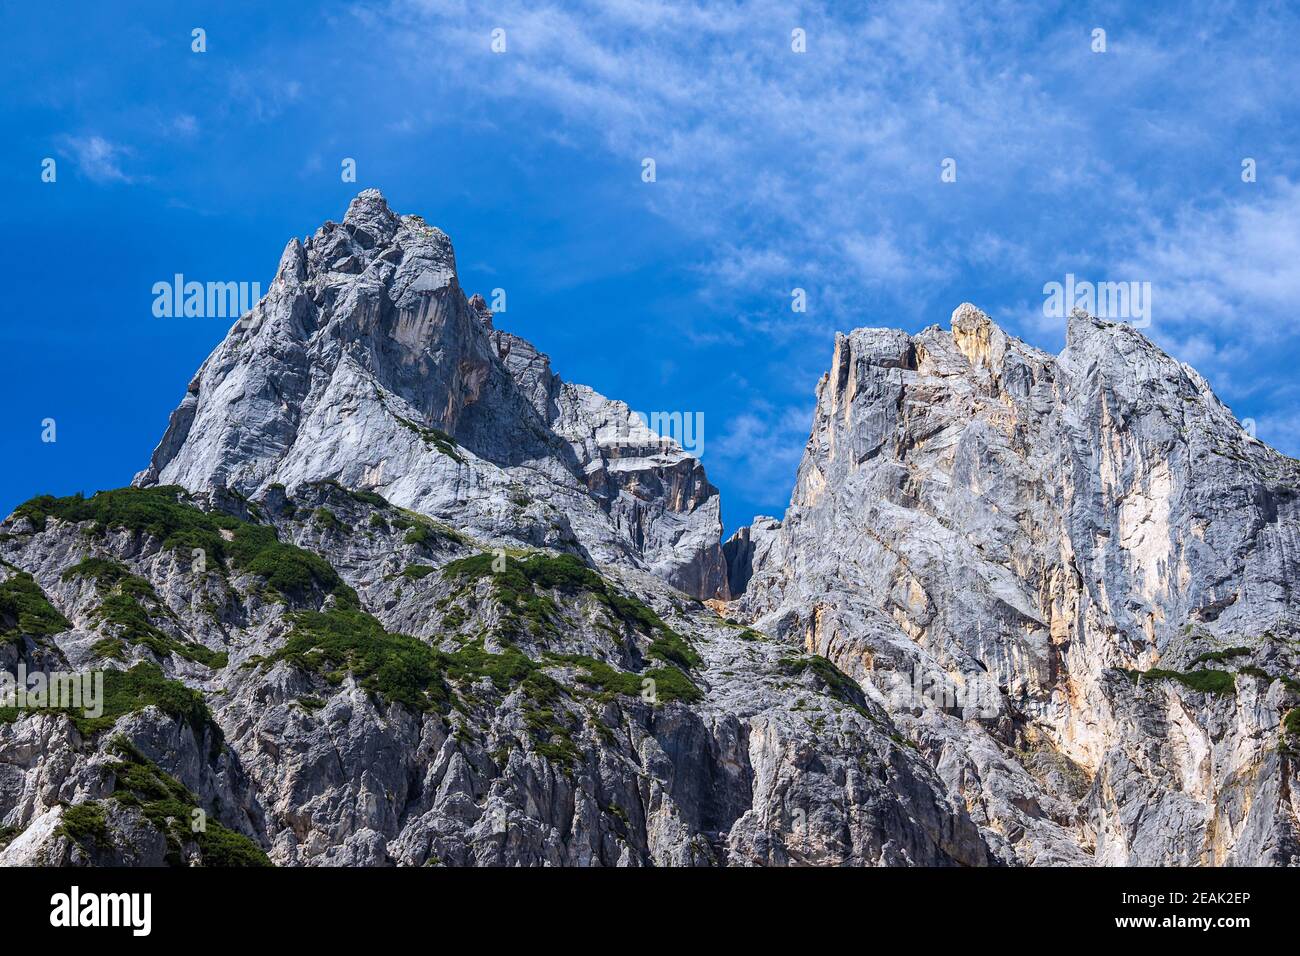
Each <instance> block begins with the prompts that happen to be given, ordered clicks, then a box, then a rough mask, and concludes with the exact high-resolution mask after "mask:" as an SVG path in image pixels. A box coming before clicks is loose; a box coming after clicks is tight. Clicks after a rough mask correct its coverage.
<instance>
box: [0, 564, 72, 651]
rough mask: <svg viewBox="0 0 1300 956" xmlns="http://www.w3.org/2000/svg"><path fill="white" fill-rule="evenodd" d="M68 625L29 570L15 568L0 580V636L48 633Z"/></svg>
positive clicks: (43, 635)
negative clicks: (9, 575) (7, 576)
mask: <svg viewBox="0 0 1300 956" xmlns="http://www.w3.org/2000/svg"><path fill="white" fill-rule="evenodd" d="M70 627H72V625H71V624H70V623H68V619H67V618H65V617H64V616H63V615H62V614H60V613H59V612H58V610H56V609H55V607H54V605H52V604H51V603H50V602H49V599H48V598H46V597H45V592H44V591H42V590H41V586H40V585H39V584H37V583H36V579H35V578H33V577H32V576H31V575H30V574H28V573H26V572H25V571H24V572H19V573H18V574H15V575H13V576H12V577H10V578H9V579H8V580H7V581H5V582H4V583H2V584H0V638H17V637H20V636H22V635H28V636H31V637H49V636H50V635H53V634H58V633H60V632H62V631H66V630H67V629H68V628H70Z"/></svg>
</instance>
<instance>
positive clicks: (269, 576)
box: [17, 485, 356, 600]
mask: <svg viewBox="0 0 1300 956" xmlns="http://www.w3.org/2000/svg"><path fill="white" fill-rule="evenodd" d="M191 500H192V499H191V498H190V496H189V495H188V494H187V493H186V492H185V490H184V489H182V488H179V487H177V486H174V485H165V486H162V487H158V488H119V489H117V490H116V491H101V492H99V493H98V494H96V495H94V496H93V497H91V498H84V497H83V496H81V495H79V494H78V495H72V496H71V497H66V498H55V497H53V496H51V495H41V496H39V497H37V498H32V499H31V500H30V501H27V502H25V503H24V504H22V505H19V507H18V510H17V513H18V514H22V515H24V516H26V517H27V518H29V519H30V520H31V521H32V523H33V524H34V525H35V526H36V527H37V528H38V529H42V530H43V529H44V528H45V526H46V522H47V521H48V520H49V519H50V518H56V519H58V520H61V521H70V522H77V523H81V522H90V523H91V529H90V530H91V533H92V534H101V533H103V532H104V531H106V530H108V529H110V528H115V529H122V530H127V531H133V532H136V533H138V534H147V535H150V536H152V537H155V538H159V539H161V540H162V546H163V548H164V549H168V550H179V551H193V550H195V549H198V550H202V551H203V552H204V553H205V554H206V555H207V558H208V560H209V561H212V562H214V563H215V564H216V565H217V566H218V567H219V568H222V569H223V570H224V565H225V562H227V561H229V562H230V564H231V565H232V566H233V567H234V568H236V569H237V570H240V571H246V572H248V573H250V574H255V575H258V576H259V577H262V578H264V579H265V580H266V583H267V585H268V586H269V587H270V588H272V589H273V590H274V591H276V592H278V593H279V594H280V595H281V596H283V597H285V598H287V599H301V598H304V597H306V596H307V595H308V594H309V593H310V592H311V591H312V590H313V589H319V590H321V591H324V592H327V593H334V594H338V595H340V596H341V597H349V596H350V597H351V599H353V600H355V597H356V595H355V593H354V592H352V589H351V588H349V587H348V586H347V585H346V584H344V583H343V580H342V578H340V577H339V575H338V572H337V571H335V570H334V568H333V567H332V566H331V565H330V563H329V562H328V561H326V560H325V559H324V558H321V557H320V556H319V555H316V554H313V553H312V552H310V551H305V550H303V549H302V548H299V547H295V546H294V545H291V544H285V543H284V542H282V541H280V540H279V536H278V535H277V534H276V531H275V529H274V528H273V527H271V526H269V525H260V524H252V523H250V522H247V521H243V520H241V519H239V518H235V517H232V516H230V515H226V514H221V513H217V512H207V511H203V510H201V509H200V508H197V507H195V506H194V505H193V504H190V503H189V502H190V501H191Z"/></svg>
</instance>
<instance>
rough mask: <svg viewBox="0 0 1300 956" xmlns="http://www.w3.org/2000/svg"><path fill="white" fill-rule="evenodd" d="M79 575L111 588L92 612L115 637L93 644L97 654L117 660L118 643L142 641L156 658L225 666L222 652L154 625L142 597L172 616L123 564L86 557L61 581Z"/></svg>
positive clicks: (158, 609) (119, 645)
mask: <svg viewBox="0 0 1300 956" xmlns="http://www.w3.org/2000/svg"><path fill="white" fill-rule="evenodd" d="M82 577H86V578H90V579H92V580H93V581H94V582H95V585H96V587H98V588H100V589H101V590H109V591H111V593H110V594H108V596H106V597H105V598H104V601H103V603H102V604H100V606H99V607H98V608H97V609H96V610H95V612H94V613H95V616H96V617H97V618H98V619H99V620H100V621H102V622H104V623H106V624H110V625H112V626H114V627H115V628H117V636H116V638H106V639H105V640H102V641H99V642H97V643H96V644H95V648H94V649H95V651H96V653H99V654H100V656H103V657H111V658H116V659H118V660H121V659H122V658H123V656H124V655H123V653H122V642H123V641H125V642H127V643H129V644H143V645H144V646H145V647H147V648H149V650H150V651H152V652H153V653H154V654H155V655H157V656H158V657H166V656H167V655H169V654H176V655H177V656H179V657H183V658H185V659H186V660H189V661H194V662H195V663H197V664H203V665H204V666H205V667H214V668H220V667H225V666H226V662H227V660H228V657H227V655H226V654H225V653H223V652H219V651H213V650H210V649H209V648H207V647H205V646H203V645H202V644H199V643H197V642H195V641H182V640H180V639H178V638H175V637H172V636H171V635H170V634H167V633H166V632H164V631H162V630H160V629H159V628H158V627H157V626H155V625H154V623H153V619H152V617H151V616H150V613H149V611H147V610H146V609H145V608H144V606H143V605H142V604H141V601H142V600H143V601H148V602H150V603H152V604H153V605H154V610H155V611H161V612H164V613H166V614H167V615H168V616H174V615H172V612H171V611H170V610H169V609H168V608H167V606H166V605H165V604H163V602H162V599H161V598H159V597H158V594H157V592H156V591H154V589H153V585H151V584H150V583H149V582H148V581H146V580H145V579H144V578H142V577H139V576H137V575H134V574H132V573H131V572H130V571H129V570H128V569H127V568H126V567H125V566H124V565H122V564H119V563H118V562H117V561H113V560H111V559H108V558H86V559H85V560H84V561H82V562H81V563H79V564H77V565H74V566H73V567H71V568H68V570H66V571H64V572H63V580H65V581H71V580H75V579H76V578H82Z"/></svg>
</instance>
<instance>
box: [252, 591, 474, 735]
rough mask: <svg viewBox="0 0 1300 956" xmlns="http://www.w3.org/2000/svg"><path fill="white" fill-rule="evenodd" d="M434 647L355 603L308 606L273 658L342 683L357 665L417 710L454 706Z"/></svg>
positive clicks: (363, 676) (370, 685)
mask: <svg viewBox="0 0 1300 956" xmlns="http://www.w3.org/2000/svg"><path fill="white" fill-rule="evenodd" d="M439 656H440V655H439V654H438V652H437V651H435V650H434V649H433V648H432V647H430V646H429V645H427V644H425V643H424V642H423V641H419V640H417V639H416V638H414V637H408V636H407V635H405V634H393V633H390V632H389V631H386V630H385V629H384V626H383V625H382V624H380V623H379V621H377V620H375V618H373V617H371V616H370V615H369V614H367V613H365V612H364V611H361V610H359V609H357V608H355V607H333V608H330V609H329V610H326V611H302V612H299V613H297V614H295V615H293V630H292V631H291V632H290V634H289V638H288V640H286V641H285V643H284V646H283V647H282V648H281V649H280V650H279V651H277V652H276V653H275V654H274V655H273V656H272V657H271V658H269V659H270V660H272V661H277V660H284V661H288V662H289V663H291V664H293V665H294V666H295V667H298V668H300V669H301V670H304V671H306V672H308V673H317V674H321V675H323V676H325V677H326V678H327V679H332V680H333V681H334V682H336V683H337V681H338V680H339V679H341V677H342V672H343V671H344V670H347V671H351V672H352V673H353V675H355V676H356V678H357V680H358V682H359V683H360V684H361V686H362V687H364V688H365V689H366V690H368V691H370V692H371V693H374V694H378V695H380V696H382V697H384V698H386V699H387V700H390V701H394V702H396V703H400V704H404V705H406V706H407V707H408V708H410V709H411V710H414V711H415V712H416V713H419V712H421V711H427V710H432V711H437V712H438V713H444V714H445V713H446V712H447V711H448V710H449V709H450V703H451V697H450V692H449V691H448V689H447V685H446V682H445V681H444V680H443V676H442V669H441V667H440V666H439V664H440V661H439Z"/></svg>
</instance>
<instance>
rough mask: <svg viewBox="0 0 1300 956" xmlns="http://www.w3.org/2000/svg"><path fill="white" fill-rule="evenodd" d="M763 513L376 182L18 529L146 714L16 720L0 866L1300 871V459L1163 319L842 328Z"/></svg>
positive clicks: (93, 660)
mask: <svg viewBox="0 0 1300 956" xmlns="http://www.w3.org/2000/svg"><path fill="white" fill-rule="evenodd" d="M718 502H719V494H718V491H717V489H716V488H714V487H713V486H712V485H711V484H710V483H709V482H708V479H707V477H706V476H705V474H704V470H703V466H702V465H701V464H700V462H699V461H698V460H697V459H695V458H694V457H693V456H691V455H689V454H686V453H685V452H684V451H683V450H682V449H681V448H680V447H678V446H676V445H675V444H674V443H672V442H663V441H661V440H660V439H659V437H658V436H656V435H654V434H653V433H650V432H649V431H648V430H646V429H645V428H644V427H643V426H642V425H641V423H640V421H639V420H638V419H637V418H636V416H634V415H633V414H632V412H631V411H630V409H628V407H627V406H626V405H624V404H623V403H621V402H617V401H614V400H611V399H607V398H605V397H604V396H601V395H599V394H598V393H595V392H594V391H592V390H591V389H588V388H586V387H584V386H579V385H573V384H570V383H567V382H564V381H563V380H562V379H561V378H559V377H558V376H557V375H555V374H554V373H553V372H552V371H551V368H550V361H549V359H548V358H547V356H545V355H544V354H542V353H541V352H539V351H538V350H537V349H536V348H534V347H533V346H532V345H531V344H530V343H528V342H527V341H526V340H524V339H522V338H520V337H518V336H515V335H512V334H510V333H508V332H504V331H502V330H499V329H497V328H495V326H494V322H493V316H492V314H491V312H490V310H489V309H488V308H487V305H486V303H485V302H484V300H483V299H482V298H481V297H479V296H474V297H468V298H467V297H466V295H465V294H464V292H463V291H462V290H461V289H460V286H459V281H458V279H457V276H456V267H455V254H454V251H453V249H452V245H451V242H450V239H448V238H447V237H446V236H445V234H443V233H441V232H440V231H438V230H436V229H432V228H431V227H429V226H427V225H426V224H425V223H424V221H423V220H422V219H420V218H419V217H414V216H399V215H397V214H395V213H393V212H392V211H391V210H390V209H389V208H388V206H387V204H386V202H385V201H384V200H383V197H382V195H380V194H379V193H378V192H377V191H374V190H367V191H364V192H362V193H361V194H360V195H359V196H358V197H357V198H356V199H355V200H353V202H352V204H351V205H350V206H349V209H348V212H347V214H346V215H345V216H344V219H343V222H341V223H332V222H327V223H326V224H325V225H323V226H322V227H321V228H320V229H318V230H317V231H316V233H314V234H313V235H312V236H310V237H308V238H307V239H306V240H305V241H301V242H300V241H299V240H297V239H294V240H291V241H290V242H289V243H288V244H287V245H286V247H285V250H284V253H283V254H282V256H281V259H280V264H279V268H278V269H277V274H276V277H275V279H274V281H273V282H272V283H271V287H270V289H269V290H268V292H267V294H266V296H264V298H263V299H262V301H261V302H259V303H258V304H257V306H256V307H255V308H254V309H253V311H252V312H251V313H249V315H247V316H244V317H242V318H241V319H240V321H239V322H238V323H236V325H235V326H234V327H233V328H232V329H231V331H230V333H229V335H228V336H227V338H226V339H225V340H224V341H223V342H222V343H221V344H220V345H218V347H217V348H216V349H215V350H214V351H213V353H212V354H211V355H210V356H209V357H208V359H207V360H206V361H205V362H204V363H203V365H202V367H201V368H200V370H199V372H198V373H197V374H196V375H195V376H194V378H193V379H192V380H191V382H190V385H189V387H188V388H187V389H186V393H185V396H184V398H183V399H182V401H181V403H180V405H179V406H178V407H177V409H176V410H175V411H174V412H173V414H172V416H171V419H170V421H169V423H168V427H167V430H166V432H165V433H164V436H163V438H162V439H161V441H160V442H159V444H158V446H157V449H156V450H155V452H154V455H153V456H152V459H151V461H150V464H149V466H148V467H147V468H146V469H144V470H143V471H142V472H141V473H140V474H139V475H137V476H136V479H135V482H134V483H133V486H132V487H131V488H127V489H120V490H118V491H113V492H103V493H100V494H98V495H96V496H94V497H93V498H90V499H86V498H83V497H81V496H73V497H70V498H54V497H51V496H40V497H38V498H34V499H32V500H31V501H29V502H26V503H24V504H23V505H21V506H19V508H18V509H16V510H15V512H14V513H13V514H12V515H10V516H9V518H7V519H6V520H5V521H4V522H3V523H0V638H3V640H2V641H0V666H2V667H3V669H4V670H5V671H12V672H15V673H16V672H18V671H19V670H20V669H23V670H25V672H26V673H28V674H31V673H40V674H43V675H50V674H78V675H80V674H86V675H93V674H95V673H102V674H103V675H104V677H105V680H106V685H107V686H108V693H107V697H106V701H105V704H106V707H105V711H104V713H103V714H101V715H98V716H96V717H94V718H93V719H92V718H90V717H87V716H84V715H82V714H80V713H78V712H77V711H76V710H75V709H72V708H70V707H66V706H65V707H26V708H23V707H16V708H3V707H0V768H3V771H4V772H3V773H0V826H2V827H3V835H2V836H0V863H22V864H37V865H135V864H150V865H158V864H162V863H170V864H174V865H177V864H185V863H188V864H202V865H225V864H231V863H234V864H255V863H265V862H270V863H275V864H278V865H394V864H396V865H628V866H641V865H934V866H939V865H965V866H982V865H1012V866H1018V865H1094V864H1102V865H1134V864H1141V865H1225V864H1237V865H1240V864H1249V865H1281V864H1290V865H1295V864H1300V837H1298V836H1297V834H1298V833H1300V823H1298V822H1297V821H1298V820H1300V805H1298V803H1297V797H1296V796H1295V794H1297V793H1300V789H1297V787H1296V784H1297V783H1300V781H1298V780H1297V763H1296V756H1295V755H1296V752H1297V750H1296V748H1300V640H1298V639H1297V635H1300V608H1298V607H1297V605H1296V602H1295V598H1294V597H1293V596H1292V595H1293V592H1294V590H1295V589H1294V587H1293V585H1294V583H1295V582H1296V581H1297V580H1298V579H1300V564H1298V563H1297V562H1300V463H1298V462H1295V461H1294V460H1291V459H1287V458H1285V456H1282V455H1280V454H1279V453H1277V452H1275V451H1273V450H1272V449H1269V448H1267V446H1265V445H1263V443H1261V442H1258V441H1256V440H1255V439H1253V437H1251V436H1249V435H1247V434H1246V433H1245V432H1244V431H1243V430H1242V429H1241V427H1240V424H1239V423H1238V422H1237V421H1236V419H1235V418H1233V416H1232V414H1231V412H1230V411H1229V410H1228V409H1227V407H1226V406H1224V405H1223V404H1222V403H1221V402H1220V401H1219V400H1218V399H1217V397H1215V396H1214V395H1213V392H1212V391H1211V390H1210V388H1209V386H1208V384H1207V383H1206V382H1205V380H1204V379H1203V378H1202V377H1201V376H1200V375H1199V374H1198V373H1196V372H1195V370H1193V369H1191V368H1190V367H1189V366H1186V365H1184V364H1183V363H1179V362H1177V361H1176V360H1174V359H1172V358H1170V357H1169V356H1167V355H1165V354H1164V353H1163V352H1162V351H1160V350H1159V348H1158V347H1157V346H1155V345H1154V344H1153V343H1151V342H1150V341H1149V340H1148V339H1146V338H1145V336H1143V335H1141V333H1140V332H1138V331H1137V330H1134V329H1131V328H1129V327H1125V326H1121V325H1116V324H1114V323H1105V322H1102V321H1100V320H1097V319H1094V318H1092V317H1089V316H1086V315H1083V314H1081V313H1080V314H1075V315H1072V316H1071V317H1070V322H1069V328H1068V335H1067V342H1066V346H1065V348H1064V349H1063V350H1062V351H1061V353H1060V354H1058V355H1055V356H1054V355H1051V354H1049V353H1046V352H1043V351H1041V350H1038V349H1035V348H1033V347H1032V346H1029V345H1027V344H1026V343H1024V342H1021V341H1020V340H1018V339H1015V338H1013V337H1011V336H1008V335H1007V334H1006V333H1005V332H1004V331H1003V330H1001V329H1000V328H998V327H997V325H996V324H995V323H993V322H992V321H991V320H990V319H989V318H988V316H987V315H985V314H984V313H982V312H980V311H979V310H978V309H977V308H975V307H974V306H973V305H971V304H969V303H964V304H962V305H961V306H959V307H958V309H957V310H955V311H954V313H953V316H952V319H951V322H950V328H949V330H944V329H942V328H940V327H938V326H931V327H929V328H927V329H924V330H922V331H921V332H918V333H917V334H916V335H908V334H907V333H905V332H902V331H899V330H893V329H871V328H861V329H855V330H853V331H851V332H848V333H841V334H838V335H837V336H836V344H835V350H834V355H833V356H832V361H831V365H830V369H829V370H828V371H827V372H826V373H825V374H824V375H823V376H822V378H821V380H820V382H819V383H818V385H817V405H816V410H815V413H814V416H813V421H812V424H811V429H810V436H809V440H808V442H807V444H806V446H805V451H804V455H803V458H802V460H801V462H800V465H799V469H798V474H797V480H796V483H795V487H794V490H793V492H792V495H791V502H790V506H789V507H788V508H787V509H786V511H785V513H784V515H783V516H782V517H781V518H780V519H777V518H768V517H762V516H760V517H758V518H756V519H755V520H754V521H753V522H751V524H750V525H746V526H744V527H743V528H741V529H739V530H738V531H737V532H736V533H734V534H733V535H732V536H731V537H730V539H729V540H728V541H727V542H725V543H724V542H722V541H721V540H720V539H721V533H720V532H721V524H720V521H719V518H718V514H719V504H718ZM178 807H179V808H180V809H181V810H184V811H185V813H186V814H188V813H190V812H191V811H198V810H202V811H203V812H204V813H206V814H208V815H209V816H210V817H211V819H212V820H213V821H214V828H213V829H212V830H211V831H210V832H209V831H193V832H186V831H185V830H184V829H183V828H180V827H178V826H177V825H176V823H175V821H176V819H177V815H178V813H179V812H180V811H179V810H178V809H177V808H178Z"/></svg>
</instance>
